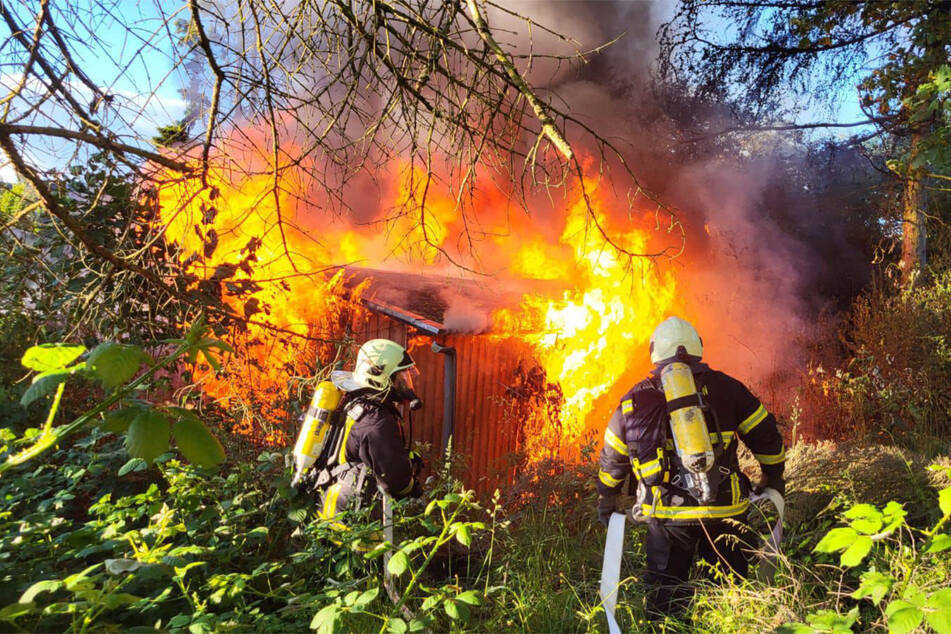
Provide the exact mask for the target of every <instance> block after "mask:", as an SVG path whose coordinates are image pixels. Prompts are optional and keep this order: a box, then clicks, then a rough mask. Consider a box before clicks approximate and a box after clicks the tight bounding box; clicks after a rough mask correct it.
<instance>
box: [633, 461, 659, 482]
mask: <svg viewBox="0 0 951 634" xmlns="http://www.w3.org/2000/svg"><path fill="white" fill-rule="evenodd" d="M659 471H660V460H651V461H650V462H645V463H644V464H642V465H641V466H640V468H639V469H638V473H640V476H641V477H642V478H647V477H650V476H652V475H654V474H655V473H658V472H659Z"/></svg>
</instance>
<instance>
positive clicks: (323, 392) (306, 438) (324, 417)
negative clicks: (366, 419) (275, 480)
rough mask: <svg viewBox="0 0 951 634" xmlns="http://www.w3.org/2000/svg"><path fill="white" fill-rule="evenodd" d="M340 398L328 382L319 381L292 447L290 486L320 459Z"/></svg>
mask: <svg viewBox="0 0 951 634" xmlns="http://www.w3.org/2000/svg"><path fill="white" fill-rule="evenodd" d="M342 396H343V393H342V392H341V391H340V390H338V389H337V387H336V386H335V385H334V384H333V383H331V382H330V381H321V382H320V383H319V384H318V385H317V389H316V390H315V391H314V397H313V399H311V402H310V407H309V408H308V409H307V414H306V415H305V416H304V422H303V424H302V425H301V430H300V433H299V434H298V435H297V443H296V444H295V445H294V466H295V470H294V479H293V480H292V482H291V486H297V482H298V481H299V480H300V478H301V476H302V475H303V474H304V472H306V471H307V470H308V469H310V468H311V467H312V466H313V465H314V462H316V461H317V458H318V457H320V453H321V452H322V451H323V449H324V445H326V444H327V439H328V437H329V433H330V425H331V420H330V417H331V415H332V414H333V412H334V410H335V409H337V406H338V405H339V404H340V399H341V397H342Z"/></svg>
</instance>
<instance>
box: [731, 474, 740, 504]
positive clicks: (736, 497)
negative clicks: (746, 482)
mask: <svg viewBox="0 0 951 634" xmlns="http://www.w3.org/2000/svg"><path fill="white" fill-rule="evenodd" d="M730 492H731V493H732V494H733V499H732V503H733V504H737V503H739V501H740V476H739V475H737V473H736V471H734V472H733V473H731V474H730Z"/></svg>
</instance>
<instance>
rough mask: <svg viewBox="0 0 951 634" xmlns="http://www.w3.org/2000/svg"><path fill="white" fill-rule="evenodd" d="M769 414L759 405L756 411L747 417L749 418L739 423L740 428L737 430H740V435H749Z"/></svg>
mask: <svg viewBox="0 0 951 634" xmlns="http://www.w3.org/2000/svg"><path fill="white" fill-rule="evenodd" d="M767 414H769V412H767V411H766V408H765V407H763V404H762V403H760V406H759V407H757V408H756V411H755V412H753V413H752V414H750V415H749V417H748V418H747V419H746V420H744V421H743V422H742V423H740V426H739V427H738V428H737V429H739V430H740V433H741V434H747V433H749V432H750V431H751V430H752V429H753V428H754V427H756V426H757V425H759V424H760V423H761V422H762V421H763V419H764V418H766V416H767Z"/></svg>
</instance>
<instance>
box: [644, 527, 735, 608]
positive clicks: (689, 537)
mask: <svg viewBox="0 0 951 634" xmlns="http://www.w3.org/2000/svg"><path fill="white" fill-rule="evenodd" d="M751 543H752V539H751V533H750V531H749V529H748V526H747V524H746V519H745V518H742V517H741V518H737V519H735V520H698V522H696V523H690V524H674V523H668V522H666V521H664V520H658V519H654V518H651V519H650V520H649V521H648V524H647V544H646V551H647V575H646V578H645V581H646V584H647V592H646V600H647V614H648V616H649V617H650V618H653V619H657V618H663V617H664V616H665V615H670V616H676V615H678V614H680V613H682V612H683V611H684V610H686V608H687V605H688V604H689V603H690V599H691V598H692V597H693V587H692V586H691V585H690V584H689V583H688V581H687V580H688V577H689V574H690V566H691V564H692V563H693V560H694V555H695V554H697V555H699V558H700V560H701V561H703V562H706V563H707V564H709V566H704V569H705V571H706V572H705V574H707V575H712V576H715V573H712V572H711V568H710V566H715V567H716V569H718V570H719V571H723V572H732V573H733V574H737V575H739V576H741V577H746V575H747V573H748V571H749V557H750V556H751V550H752V548H751V546H750V544H751Z"/></svg>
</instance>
